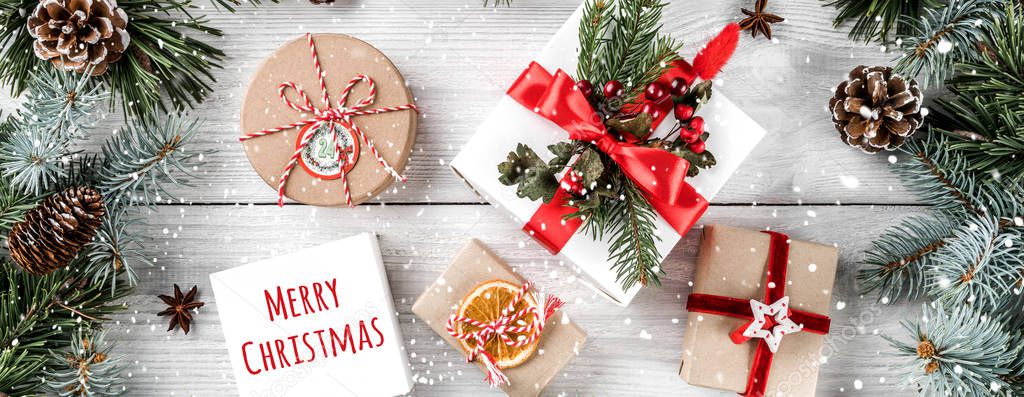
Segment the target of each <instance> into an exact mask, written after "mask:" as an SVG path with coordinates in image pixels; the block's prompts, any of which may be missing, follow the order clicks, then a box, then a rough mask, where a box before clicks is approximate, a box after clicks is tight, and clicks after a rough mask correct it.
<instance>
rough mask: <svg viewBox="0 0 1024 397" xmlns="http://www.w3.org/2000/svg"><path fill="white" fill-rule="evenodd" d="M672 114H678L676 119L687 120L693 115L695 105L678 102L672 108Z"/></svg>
mask: <svg viewBox="0 0 1024 397" xmlns="http://www.w3.org/2000/svg"><path fill="white" fill-rule="evenodd" d="M672 114H674V115H675V116H676V120H679V121H687V120H689V119H690V118H691V117H693V106H690V105H687V104H685V103H677V104H676V106H675V107H674V108H672Z"/></svg>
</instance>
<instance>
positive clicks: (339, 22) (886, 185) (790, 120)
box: [100, 0, 915, 204]
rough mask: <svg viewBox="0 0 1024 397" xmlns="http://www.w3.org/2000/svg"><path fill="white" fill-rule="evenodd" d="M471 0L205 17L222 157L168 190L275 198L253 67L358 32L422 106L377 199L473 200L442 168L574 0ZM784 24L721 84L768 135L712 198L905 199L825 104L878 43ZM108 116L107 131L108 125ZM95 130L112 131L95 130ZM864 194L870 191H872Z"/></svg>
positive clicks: (746, 43) (813, 20)
mask: <svg viewBox="0 0 1024 397" xmlns="http://www.w3.org/2000/svg"><path fill="white" fill-rule="evenodd" d="M477 3H478V1H477V0H444V1H425V0H420V1H412V0H384V1H351V0H339V1H338V2H336V3H335V4H334V5H333V6H325V7H314V6H312V5H309V4H306V2H305V0H284V4H280V5H270V6H267V7H264V8H259V9H252V8H249V7H243V8H242V10H241V11H240V12H239V13H238V14H223V13H215V12H214V13H212V14H210V19H211V24H212V25H213V26H216V27H218V28H221V29H223V30H224V31H225V36H224V37H223V38H221V39H216V38H214V39H212V41H213V42H215V43H217V44H219V45H220V46H221V48H223V49H225V51H226V52H227V54H228V57H229V59H228V60H227V62H225V68H224V69H223V70H218V71H216V72H215V75H216V76H217V79H218V80H217V83H216V84H215V85H214V89H215V92H214V94H213V97H212V98H211V100H210V101H209V102H207V103H206V104H205V105H204V106H203V109H200V110H199V111H196V112H195V116H196V117H198V118H202V119H205V120H206V126H205V128H204V133H203V134H201V136H200V137H198V138H197V139H196V142H195V143H194V144H193V145H192V147H193V148H195V149H210V150H217V153H216V154H214V155H211V156H209V157H208V158H209V160H210V164H209V165H208V166H207V167H204V168H203V170H202V171H203V173H204V174H205V175H206V176H208V177H209V181H208V182H206V183H203V184H201V185H199V186H198V187H197V188H196V189H187V190H184V189H175V190H174V192H175V193H176V195H178V196H181V197H183V198H185V199H186V200H191V201H194V202H207V203H208V202H217V203H250V202H257V203H260V202H271V201H272V200H273V199H274V191H273V190H272V189H268V188H267V187H266V185H265V184H264V183H263V182H262V180H261V179H260V178H259V177H258V176H257V175H256V173H255V172H254V171H253V170H252V168H251V167H250V165H249V162H248V160H247V159H246V156H245V154H244V153H243V151H242V149H241V145H240V144H239V143H238V142H237V140H236V139H235V138H236V137H237V136H238V135H239V131H238V119H239V115H238V112H239V109H240V107H241V101H242V97H243V96H244V93H245V88H246V86H247V85H248V81H249V79H250V78H251V75H252V73H253V71H254V70H255V69H256V67H258V66H259V64H260V63H261V62H262V61H263V59H264V58H265V57H267V56H268V55H269V54H270V53H271V52H272V51H274V50H275V49H276V48H277V47H278V46H279V45H280V44H282V43H284V42H285V41H287V40H289V39H291V38H293V37H296V36H299V35H301V34H303V33H305V32H307V31H314V32H338V33H346V34H351V35H354V36H356V37H359V38H361V39H363V40H365V41H367V42H369V43H371V44H373V45H375V46H377V47H378V48H380V49H381V50H382V51H383V52H384V53H385V54H388V55H389V56H390V57H391V58H392V60H393V61H394V62H395V64H396V65H397V66H398V67H399V68H400V69H401V70H402V72H403V74H404V75H405V77H406V80H407V81H409V83H410V85H411V88H412V90H413V93H414V94H415V95H416V98H417V102H418V104H419V105H420V106H421V107H422V108H423V116H422V118H421V120H420V121H421V123H420V125H419V130H418V135H417V144H416V146H415V149H414V150H415V155H414V156H413V157H412V160H411V163H410V165H409V168H408V170H407V176H408V177H409V182H408V183H406V184H405V185H403V186H397V187H396V188H395V189H393V190H392V191H389V192H388V193H385V194H384V195H382V196H381V197H380V199H379V200H378V201H382V202H389V203H396V202H402V203H422V202H429V203H466V202H478V199H477V197H476V196H474V195H473V194H472V193H471V192H470V191H469V190H467V189H465V188H464V187H463V185H462V183H461V182H460V181H459V180H457V179H456V178H455V177H454V176H453V175H452V174H451V172H449V171H448V167H447V162H448V161H449V160H450V159H452V158H453V157H454V156H455V154H456V153H457V152H458V151H459V150H460V149H461V146H462V145H463V144H464V142H466V141H467V140H468V138H469V136H470V135H471V134H473V133H474V132H476V129H477V126H478V125H479V124H480V122H481V121H482V120H483V118H484V117H485V116H486V115H487V114H488V113H489V112H490V110H491V108H492V107H493V105H494V104H495V103H496V102H497V100H498V98H499V96H500V95H501V94H502V93H503V92H504V90H505V89H506V88H507V87H508V85H509V83H511V82H512V80H513V79H515V77H516V76H518V74H519V72H520V71H521V70H522V68H524V67H525V66H526V65H527V64H528V62H529V61H530V59H531V57H532V56H533V55H534V54H535V53H537V52H538V51H539V50H540V49H541V48H542V47H543V46H544V44H546V43H547V41H548V40H549V39H550V37H551V35H553V34H554V32H555V31H556V30H557V29H558V28H559V27H560V26H561V25H562V23H563V22H564V20H565V19H566V18H567V17H568V16H569V15H570V14H571V13H572V11H573V10H574V9H575V8H576V6H577V5H578V4H579V1H578V0H557V1H555V0H550V1H548V0H535V1H525V0H524V1H516V5H515V6H514V7H512V8H497V9H494V8H484V7H481V6H480V5H479V4H477ZM746 3H748V1H745V0H744V1H714V2H705V1H702V2H698V1H676V2H673V3H672V4H671V5H670V6H669V7H668V9H667V10H666V11H665V18H664V23H665V31H666V32H670V33H671V34H673V35H674V36H675V37H677V38H679V39H681V40H683V41H684V42H685V43H686V47H685V51H684V55H685V56H687V57H692V56H693V54H694V53H695V52H696V49H697V48H699V46H700V45H702V44H703V43H704V42H705V41H706V39H707V38H708V37H710V36H711V35H712V34H714V33H716V32H717V30H718V29H720V28H721V27H722V26H723V25H724V24H725V23H727V22H730V21H735V20H737V18H739V17H740V16H741V15H742V14H741V13H740V12H739V8H740V7H741V6H749V5H748V4H746ZM771 7H772V9H773V10H775V11H776V12H778V14H780V15H782V16H785V17H787V18H788V20H787V21H786V22H783V23H780V24H777V25H776V29H775V31H776V36H775V42H768V41H766V40H764V39H763V38H761V39H758V40H751V39H750V37H749V36H748V35H744V36H743V40H742V41H741V42H740V47H739V49H738V51H737V52H736V55H735V56H734V58H733V60H731V61H730V63H729V65H728V66H727V67H726V69H725V71H724V72H723V73H721V74H720V75H719V78H718V79H717V80H716V81H717V82H718V83H719V87H718V88H717V90H719V92H722V93H724V94H725V95H727V96H728V97H729V98H730V99H731V100H733V101H734V102H736V103H737V105H739V106H740V108H742V109H744V110H745V111H746V112H747V113H748V114H750V116H751V117H753V118H754V119H755V120H757V121H758V122H759V123H761V125H762V126H764V128H765V129H766V130H767V131H768V132H769V134H768V136H767V137H766V138H765V139H764V140H763V141H762V142H761V144H760V145H759V146H758V147H757V149H756V150H755V151H754V153H753V154H752V155H751V156H750V158H748V159H747V161H746V162H745V163H744V166H743V167H742V168H741V169H740V170H739V171H738V172H737V174H736V175H735V176H734V177H733V178H732V180H731V182H730V183H729V184H728V185H727V186H726V187H725V189H724V190H723V191H722V192H721V193H720V194H719V196H718V197H717V198H716V200H717V202H718V203H751V202H755V201H756V202H759V203H772V204H777V203H796V202H803V203H823V204H832V203H835V202H837V201H839V202H844V203H868V204H870V203H886V204H902V203H913V202H915V199H914V198H913V197H912V196H910V195H909V194H907V192H906V191H905V190H904V189H903V188H902V187H901V184H900V183H899V181H898V180H897V178H895V177H894V176H893V175H891V174H890V172H889V170H888V167H886V166H885V164H886V162H887V156H886V155H866V154H864V153H861V152H859V151H855V150H850V149H849V148H848V147H847V146H845V145H844V144H843V143H842V142H840V140H839V138H838V133H837V132H836V131H835V129H834V128H833V126H832V123H831V122H830V121H829V117H828V113H827V112H826V110H825V108H826V105H827V102H828V98H829V97H830V96H831V90H832V89H833V88H834V87H835V86H836V85H837V84H838V83H839V81H840V80H841V78H843V77H844V76H845V74H846V73H847V72H848V71H849V70H850V69H851V68H852V67H854V66H856V65H857V64H859V63H867V64H875V63H879V64H881V63H886V62H887V61H888V60H889V59H890V58H891V57H892V56H891V55H888V54H884V53H881V52H880V51H879V49H878V48H877V47H874V46H863V45H860V44H857V43H853V42H850V41H849V40H848V39H847V38H846V35H845V33H843V32H841V31H837V30H833V29H832V28H831V24H830V21H831V18H832V15H833V13H834V10H833V9H832V8H825V7H822V3H821V2H820V1H819V0H800V1H786V2H776V3H772V4H771ZM117 122H118V120H117V117H116V116H114V117H113V118H112V120H110V122H109V123H107V124H108V125H109V129H113V128H114V126H115V125H116V123H117ZM100 130H101V131H102V130H107V129H106V128H100ZM866 193H870V194H866Z"/></svg>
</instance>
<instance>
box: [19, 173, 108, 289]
mask: <svg viewBox="0 0 1024 397" xmlns="http://www.w3.org/2000/svg"><path fill="white" fill-rule="evenodd" d="M104 214H106V209H105V207H104V205H103V196H101V195H100V193H99V192H97V191H96V190H95V189H93V188H91V187H70V188H67V189H65V190H64V191H61V192H58V193H54V194H53V195H51V196H50V197H47V198H46V200H44V201H43V202H42V203H41V204H39V205H38V206H36V208H33V209H32V210H30V211H29V212H28V213H27V214H25V220H23V221H21V222H18V223H16V224H15V225H14V227H13V228H11V233H10V235H9V236H8V238H7V245H8V248H9V249H10V251H11V258H12V259H14V261H15V262H17V263H18V264H19V265H21V267H22V269H24V270H25V271H27V272H29V273H32V274H35V275H45V274H49V273H52V272H53V271H55V270H57V269H60V268H62V267H64V266H67V265H68V264H69V263H71V260H72V259H74V258H75V256H77V255H78V251H79V250H81V249H82V247H84V246H85V245H86V244H88V243H89V242H90V241H92V238H93V237H95V236H96V228H98V227H99V226H100V224H101V223H102V222H103V215H104Z"/></svg>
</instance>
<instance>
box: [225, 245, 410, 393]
mask: <svg viewBox="0 0 1024 397" xmlns="http://www.w3.org/2000/svg"><path fill="white" fill-rule="evenodd" d="M210 282H211V284H212V285H213V292H214V294H215V295H216V305H217V311H218V312H219V313H220V320H221V324H222V327H223V329H224V339H226V341H227V348H228V353H229V355H230V356H231V364H232V367H233V368H234V373H235V381H236V382H237V384H238V390H239V394H240V395H241V396H243V397H257V396H259V397H263V396H275V397H277V396H296V397H298V396H302V397H312V396H358V397H374V396H394V395H398V394H404V393H407V392H408V391H409V390H410V389H412V375H411V373H410V370H409V363H408V358H407V356H406V352H405V348H404V344H403V340H402V334H401V331H400V330H399V327H398V321H397V319H396V317H395V309H394V303H393V302H392V299H391V292H390V289H389V287H388V279H387V274H386V273H385V272H384V264H383V262H382V261H381V257H380V248H379V247H378V246H377V237H376V236H374V235H372V234H360V235H357V236H353V237H350V238H347V239H344V240H339V241H335V242H332V243H328V244H324V245H320V246H317V247H313V248H308V249H304V250H301V251H298V252H293V253H290V254H286V255H281V256H278V257H275V258H271V259H267V260H264V261H260V262H256V263H251V264H248V265H244V266H239V267H236V268H234V269H230V270H225V271H222V272H218V273H214V274H211V275H210Z"/></svg>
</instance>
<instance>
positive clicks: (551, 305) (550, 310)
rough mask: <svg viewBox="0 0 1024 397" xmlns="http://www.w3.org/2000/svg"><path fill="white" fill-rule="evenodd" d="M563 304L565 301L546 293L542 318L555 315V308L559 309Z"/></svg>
mask: <svg viewBox="0 0 1024 397" xmlns="http://www.w3.org/2000/svg"><path fill="white" fill-rule="evenodd" d="M564 304H565V302H562V300H561V299H558V297H557V296H554V295H548V296H547V299H546V302H544V319H545V320H547V319H549V318H551V316H553V315H555V310H558V309H560V308H561V307H562V305H564Z"/></svg>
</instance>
